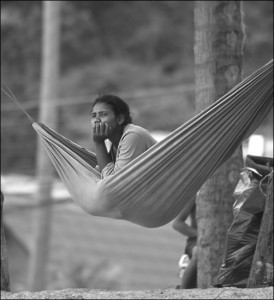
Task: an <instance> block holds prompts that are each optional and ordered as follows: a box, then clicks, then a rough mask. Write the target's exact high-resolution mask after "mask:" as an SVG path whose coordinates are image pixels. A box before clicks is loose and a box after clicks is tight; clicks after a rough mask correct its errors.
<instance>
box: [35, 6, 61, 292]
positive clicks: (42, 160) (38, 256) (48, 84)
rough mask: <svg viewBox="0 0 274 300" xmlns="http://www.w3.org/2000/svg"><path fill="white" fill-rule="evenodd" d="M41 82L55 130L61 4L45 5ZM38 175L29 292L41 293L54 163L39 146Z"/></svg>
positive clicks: (44, 114)
mask: <svg viewBox="0 0 274 300" xmlns="http://www.w3.org/2000/svg"><path fill="white" fill-rule="evenodd" d="M42 3H43V24H42V28H43V32H42V68H41V70H42V78H41V97H40V104H39V108H40V110H39V121H40V122H42V123H46V124H47V125H48V126H49V127H51V128H56V124H57V109H56V106H55V103H56V99H57V98H58V84H59V83H58V81H59V80H58V79H59V30H60V24H59V23H60V16H59V15H60V8H61V1H42ZM36 175H37V181H38V191H37V194H36V198H37V206H38V207H37V209H36V210H35V211H34V227H33V228H34V240H33V248H32V255H31V260H30V270H29V280H30V282H29V284H30V286H29V289H30V290H32V291H39V290H42V289H45V288H46V287H47V266H48V260H49V253H50V231H51V219H52V205H51V202H52V199H51V190H52V184H53V178H54V169H53V166H52V163H51V161H50V159H49V157H48V155H47V154H46V152H45V149H44V148H43V147H42V143H41V141H38V144H37V166H36Z"/></svg>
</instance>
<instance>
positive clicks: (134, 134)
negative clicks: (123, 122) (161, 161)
mask: <svg viewBox="0 0 274 300" xmlns="http://www.w3.org/2000/svg"><path fill="white" fill-rule="evenodd" d="M122 141H125V142H126V141H127V144H128V145H132V146H136V145H138V144H140V145H141V144H144V145H145V148H149V147H151V146H152V145H153V144H155V143H156V140H155V139H154V138H153V137H152V135H151V134H150V132H149V131H148V130H147V129H145V128H143V127H141V126H138V125H135V124H128V125H127V126H126V127H125V129H124V133H123V135H122V138H121V142H122Z"/></svg>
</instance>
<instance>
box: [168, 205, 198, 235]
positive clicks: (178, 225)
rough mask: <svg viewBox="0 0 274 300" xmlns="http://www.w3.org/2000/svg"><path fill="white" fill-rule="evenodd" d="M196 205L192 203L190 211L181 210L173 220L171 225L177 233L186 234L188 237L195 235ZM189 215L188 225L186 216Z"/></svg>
mask: <svg viewBox="0 0 274 300" xmlns="http://www.w3.org/2000/svg"><path fill="white" fill-rule="evenodd" d="M195 210H196V206H195V204H194V205H193V207H192V209H191V211H190V213H187V212H186V211H184V210H183V211H182V212H181V213H180V214H179V215H178V217H177V218H176V219H175V220H174V222H173V224H172V227H173V229H174V230H176V231H178V232H179V233H181V234H183V235H185V236H188V237H196V236H197V226H196V214H195ZM188 216H189V217H190V225H189V224H187V223H186V219H187V217H188Z"/></svg>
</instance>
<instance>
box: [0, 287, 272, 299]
mask: <svg viewBox="0 0 274 300" xmlns="http://www.w3.org/2000/svg"><path fill="white" fill-rule="evenodd" d="M1 299H273V287H265V288H254V289H239V288H232V287H228V288H208V289H190V290H177V289H164V290H145V291H121V292H118V291H107V290H90V289H64V290H54V291H41V292H35V293H33V292H27V291H24V292H20V293H8V292H4V291H1Z"/></svg>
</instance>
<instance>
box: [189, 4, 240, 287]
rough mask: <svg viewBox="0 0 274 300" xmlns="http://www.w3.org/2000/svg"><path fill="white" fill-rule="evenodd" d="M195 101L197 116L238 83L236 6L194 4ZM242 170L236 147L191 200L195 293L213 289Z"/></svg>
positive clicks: (238, 150) (238, 61) (238, 43)
mask: <svg viewBox="0 0 274 300" xmlns="http://www.w3.org/2000/svg"><path fill="white" fill-rule="evenodd" d="M194 26H195V40H194V60H195V99H196V112H197V113H199V112H200V111H202V110H203V109H205V108H206V107H207V106H209V105H210V104H212V103H213V102H214V101H216V100H217V99H218V98H220V97H221V96H223V95H224V94H225V93H226V92H228V91H229V90H230V89H231V88H233V87H234V86H235V85H236V84H238V83H239V82H240V81H241V79H242V56H243V39H244V31H243V28H242V13H241V1H195V7H194ZM242 167H243V157H242V147H239V148H238V149H237V150H236V151H235V153H234V154H233V155H232V156H231V158H230V159H229V160H227V162H226V163H224V164H223V165H222V166H221V167H220V168H218V169H217V170H216V171H215V173H214V174H213V176H212V177H211V178H210V179H209V180H208V181H207V182H206V183H205V184H204V185H203V186H202V187H201V189H200V191H199V193H198V194H197V198H196V207H197V212H196V215H197V225H198V276H197V283H198V288H207V287H209V286H210V285H212V284H214V281H215V279H216V277H217V276H218V272H219V268H220V266H221V263H222V258H223V255H224V250H225V240H226V233H227V230H228V228H229V226H230V225H231V223H232V220H233V214H232V205H233V202H234V199H233V192H234V189H235V187H236V185H237V183H238V180H239V174H240V170H241V168H242Z"/></svg>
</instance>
